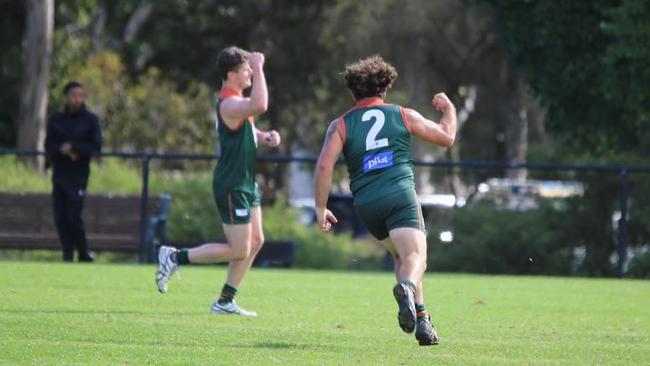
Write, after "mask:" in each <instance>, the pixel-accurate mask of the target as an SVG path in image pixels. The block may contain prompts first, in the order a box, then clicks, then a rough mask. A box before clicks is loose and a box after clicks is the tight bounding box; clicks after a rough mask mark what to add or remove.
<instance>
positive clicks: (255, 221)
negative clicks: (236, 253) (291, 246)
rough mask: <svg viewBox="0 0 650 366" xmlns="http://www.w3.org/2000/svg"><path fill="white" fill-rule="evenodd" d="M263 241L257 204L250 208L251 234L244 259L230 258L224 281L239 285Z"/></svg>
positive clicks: (260, 216)
mask: <svg viewBox="0 0 650 366" xmlns="http://www.w3.org/2000/svg"><path fill="white" fill-rule="evenodd" d="M263 243H264V232H263V230H262V210H261V209H260V207H259V206H257V207H253V208H252V209H251V235H250V250H249V252H248V255H247V256H246V257H245V258H244V259H240V260H232V261H230V263H229V264H228V278H227V280H226V283H227V284H229V285H231V286H234V287H239V285H241V283H242V281H243V279H244V276H246V273H248V270H249V269H250V268H251V265H252V264H253V261H254V260H255V256H256V255H257V253H259V251H260V249H261V248H262V245H263Z"/></svg>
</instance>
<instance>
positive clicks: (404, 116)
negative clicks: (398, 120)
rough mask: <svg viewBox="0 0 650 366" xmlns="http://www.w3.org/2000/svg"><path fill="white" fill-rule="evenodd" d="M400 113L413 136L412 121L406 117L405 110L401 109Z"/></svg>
mask: <svg viewBox="0 0 650 366" xmlns="http://www.w3.org/2000/svg"><path fill="white" fill-rule="evenodd" d="M399 113H400V114H401V115H402V121H404V125H405V126H406V129H407V130H408V131H409V133H410V134H411V135H412V134H413V128H412V127H411V121H409V118H408V116H407V115H406V111H405V110H404V108H402V107H399Z"/></svg>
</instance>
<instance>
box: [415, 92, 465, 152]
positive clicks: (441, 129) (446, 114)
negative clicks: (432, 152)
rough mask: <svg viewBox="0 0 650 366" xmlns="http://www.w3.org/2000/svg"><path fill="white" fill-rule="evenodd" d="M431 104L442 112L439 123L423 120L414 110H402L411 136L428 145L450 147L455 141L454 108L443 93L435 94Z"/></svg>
mask: <svg viewBox="0 0 650 366" xmlns="http://www.w3.org/2000/svg"><path fill="white" fill-rule="evenodd" d="M432 103H433V107H434V108H436V109H437V110H438V111H440V112H442V117H441V118H440V123H435V122H433V121H431V120H429V119H427V118H425V117H424V116H422V115H421V114H420V113H419V112H418V111H416V110H413V109H410V108H405V109H404V111H405V113H406V116H407V118H408V120H409V122H410V124H411V128H412V130H413V134H414V135H415V136H417V137H419V138H421V139H423V140H425V141H427V142H429V143H432V144H435V145H439V146H443V147H451V146H452V145H453V144H454V140H455V139H456V107H455V106H454V104H453V103H452V102H451V101H450V100H449V98H447V96H446V95H445V93H438V94H436V95H435V96H434V97H433V100H432Z"/></svg>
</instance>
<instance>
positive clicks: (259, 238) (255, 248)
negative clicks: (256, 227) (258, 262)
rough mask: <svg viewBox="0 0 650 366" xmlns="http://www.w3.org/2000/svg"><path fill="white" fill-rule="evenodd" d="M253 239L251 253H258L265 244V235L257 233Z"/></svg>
mask: <svg viewBox="0 0 650 366" xmlns="http://www.w3.org/2000/svg"><path fill="white" fill-rule="evenodd" d="M251 241H252V242H251V254H257V253H258V252H259V251H260V249H262V245H264V235H255V236H253V238H252V240H251Z"/></svg>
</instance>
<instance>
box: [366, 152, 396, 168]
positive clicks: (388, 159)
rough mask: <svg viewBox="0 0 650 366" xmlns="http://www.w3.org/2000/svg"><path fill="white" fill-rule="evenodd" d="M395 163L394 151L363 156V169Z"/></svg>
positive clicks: (384, 166)
mask: <svg viewBox="0 0 650 366" xmlns="http://www.w3.org/2000/svg"><path fill="white" fill-rule="evenodd" d="M392 165H393V152H392V151H388V152H383V153H379V154H375V155H367V156H365V157H364V158H363V171H364V173H367V172H369V171H371V170H375V169H382V168H386V167H389V166H392Z"/></svg>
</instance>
